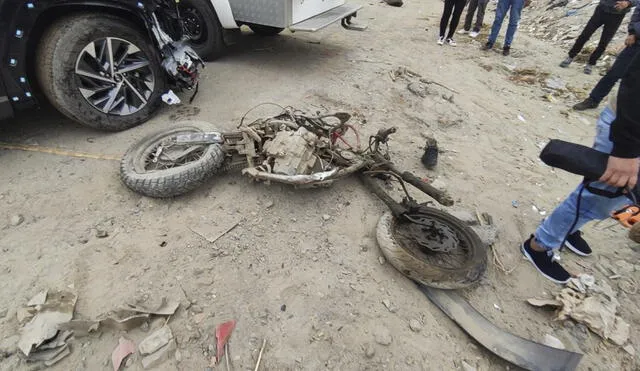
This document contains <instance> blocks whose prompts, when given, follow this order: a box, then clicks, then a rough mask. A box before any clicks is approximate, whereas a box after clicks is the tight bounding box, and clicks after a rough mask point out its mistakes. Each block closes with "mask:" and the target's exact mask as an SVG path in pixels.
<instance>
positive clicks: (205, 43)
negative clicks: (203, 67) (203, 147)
mask: <svg viewBox="0 0 640 371" xmlns="http://www.w3.org/2000/svg"><path fill="white" fill-rule="evenodd" d="M179 6H180V16H181V17H182V22H183V24H184V29H185V33H186V34H187V35H188V36H189V37H190V38H191V40H190V41H189V45H190V46H191V47H192V48H193V50H194V51H195V52H196V53H198V55H199V56H200V57H201V58H202V59H204V60H205V61H213V60H215V59H218V58H220V57H221V56H222V55H224V53H225V51H226V50H227V45H226V44H225V42H224V38H223V34H222V33H223V29H222V25H221V24H220V21H219V20H218V16H217V15H216V12H215V10H214V9H213V6H211V2H210V1H209V0H182V1H180V5H179Z"/></svg>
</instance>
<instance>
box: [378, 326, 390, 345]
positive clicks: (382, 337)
mask: <svg viewBox="0 0 640 371" xmlns="http://www.w3.org/2000/svg"><path fill="white" fill-rule="evenodd" d="M373 337H374V339H375V340H376V343H378V344H380V345H389V344H391V341H393V338H392V337H391V331H389V329H388V328H386V327H384V326H378V327H376V328H375V329H374V330H373Z"/></svg>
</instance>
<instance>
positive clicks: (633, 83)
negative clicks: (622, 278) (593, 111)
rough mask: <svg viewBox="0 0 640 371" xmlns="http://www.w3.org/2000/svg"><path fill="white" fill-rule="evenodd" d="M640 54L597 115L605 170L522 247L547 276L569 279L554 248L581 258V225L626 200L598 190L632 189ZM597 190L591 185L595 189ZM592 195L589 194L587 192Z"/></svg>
mask: <svg viewBox="0 0 640 371" xmlns="http://www.w3.org/2000/svg"><path fill="white" fill-rule="evenodd" d="M638 97H640V55H638V56H636V57H635V58H634V59H633V61H632V62H631V64H630V65H629V68H628V70H627V72H626V74H625V75H624V77H623V78H622V82H621V83H620V89H619V92H618V96H617V99H616V97H610V101H611V102H615V107H613V106H608V107H606V108H605V109H604V110H603V111H602V113H601V114H600V118H599V119H598V125H597V134H596V139H595V144H594V146H593V147H594V148H595V149H596V150H598V151H601V152H606V153H610V156H609V160H608V163H607V170H606V171H605V173H604V174H603V175H602V177H601V178H600V179H599V181H597V182H593V183H590V186H589V187H588V188H587V187H586V186H585V184H584V183H583V184H581V185H579V186H578V188H576V190H574V191H573V192H572V193H571V194H570V195H569V196H568V197H567V198H566V199H565V200H564V201H563V202H562V203H561V204H560V205H559V206H558V207H556V208H555V210H553V213H551V215H550V216H549V217H548V218H546V219H545V220H544V221H543V222H542V224H540V226H539V227H538V229H537V230H536V232H535V234H533V235H531V237H529V239H527V240H526V241H525V242H524V243H523V244H522V245H521V247H520V249H521V251H522V253H523V254H524V256H525V258H526V259H527V260H529V261H530V262H531V264H533V266H534V267H535V268H536V269H537V270H538V271H539V272H540V273H541V274H542V275H543V276H544V277H546V278H548V279H550V280H551V281H553V282H556V283H566V282H568V281H569V279H570V278H571V275H570V274H569V272H567V271H566V270H565V269H564V268H563V267H562V265H560V263H559V258H558V257H557V254H556V251H557V250H558V249H560V248H561V247H562V246H566V247H567V248H568V249H569V250H571V251H572V252H574V253H576V254H578V255H580V256H589V255H591V247H590V246H589V244H588V243H587V241H585V240H584V239H583V238H582V233H581V232H580V229H581V228H582V227H583V226H584V225H585V224H586V223H588V222H590V221H592V220H598V219H606V218H608V217H610V215H611V212H612V211H615V210H618V209H620V208H621V207H624V206H626V205H628V204H629V199H628V198H627V196H618V197H613V198H611V197H607V196H605V195H599V194H597V193H601V192H602V191H604V192H609V193H611V192H615V191H618V190H619V189H620V188H625V187H628V188H630V189H633V188H634V187H635V186H636V184H637V181H638V169H639V167H640V106H639V105H638ZM594 188H595V189H594ZM596 189H597V190H596ZM592 190H593V191H595V192H596V193H592V192H591V191H592Z"/></svg>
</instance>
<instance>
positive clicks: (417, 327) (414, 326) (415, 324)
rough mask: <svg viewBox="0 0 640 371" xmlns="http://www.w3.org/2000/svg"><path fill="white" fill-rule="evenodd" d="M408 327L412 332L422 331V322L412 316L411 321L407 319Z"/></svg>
mask: <svg viewBox="0 0 640 371" xmlns="http://www.w3.org/2000/svg"><path fill="white" fill-rule="evenodd" d="M409 328H410V329H411V331H413V332H420V331H422V323H420V321H418V320H417V319H415V318H414V319H412V320H411V321H409Z"/></svg>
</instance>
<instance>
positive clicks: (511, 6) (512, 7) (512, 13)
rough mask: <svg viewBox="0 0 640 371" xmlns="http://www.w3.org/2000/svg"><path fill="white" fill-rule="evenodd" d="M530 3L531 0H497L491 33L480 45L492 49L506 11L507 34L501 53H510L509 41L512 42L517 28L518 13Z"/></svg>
mask: <svg viewBox="0 0 640 371" xmlns="http://www.w3.org/2000/svg"><path fill="white" fill-rule="evenodd" d="M530 4H531V0H498V7H497V8H496V18H495V19H494V21H493V26H492V27H491V35H489V40H488V41H487V43H486V44H485V45H484V46H483V47H482V49H483V50H491V49H493V44H495V42H496V39H497V38H498V33H500V28H502V22H503V21H504V17H505V16H506V15H507V11H508V12H509V27H507V34H506V36H505V38H504V45H503V47H502V55H504V56H507V55H509V53H511V43H512V42H513V36H514V35H515V34H516V30H517V29H518V23H520V14H521V13H522V9H523V8H526V7H527V6H529V5H530Z"/></svg>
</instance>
